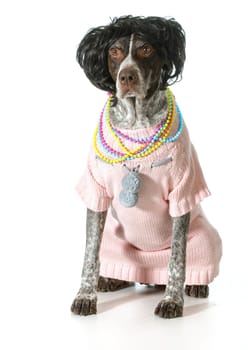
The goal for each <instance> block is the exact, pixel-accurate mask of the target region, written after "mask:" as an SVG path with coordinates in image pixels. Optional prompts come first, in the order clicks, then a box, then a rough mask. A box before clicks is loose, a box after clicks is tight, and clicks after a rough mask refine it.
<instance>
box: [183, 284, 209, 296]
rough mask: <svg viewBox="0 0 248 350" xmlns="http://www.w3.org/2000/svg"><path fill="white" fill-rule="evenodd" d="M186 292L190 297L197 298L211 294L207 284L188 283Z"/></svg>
mask: <svg viewBox="0 0 248 350" xmlns="http://www.w3.org/2000/svg"><path fill="white" fill-rule="evenodd" d="M185 294H186V295H188V296H189V297H195V298H207V297H208V295H209V287H208V285H207V284H204V285H192V286H189V285H186V286H185Z"/></svg>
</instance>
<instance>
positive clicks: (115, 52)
mask: <svg viewBox="0 0 248 350" xmlns="http://www.w3.org/2000/svg"><path fill="white" fill-rule="evenodd" d="M109 54H110V56H111V57H113V58H117V59H121V58H123V56H124V54H123V51H122V50H121V49H119V48H118V47H112V48H111V49H109Z"/></svg>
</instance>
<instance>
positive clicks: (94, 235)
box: [71, 209, 107, 316]
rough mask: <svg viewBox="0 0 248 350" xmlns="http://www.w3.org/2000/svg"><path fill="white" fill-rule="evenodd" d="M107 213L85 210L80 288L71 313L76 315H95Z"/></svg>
mask: <svg viewBox="0 0 248 350" xmlns="http://www.w3.org/2000/svg"><path fill="white" fill-rule="evenodd" d="M106 214H107V212H94V211H92V210H90V209H88V210H87V229H86V249H85V256H84V266H83V271H82V279H81V287H80V289H79V292H78V294H77V296H76V298H75V299H74V301H73V303H72V306H71V311H72V312H73V313H74V314H77V315H84V316H87V315H91V314H96V311H97V305H96V304H97V295H96V293H97V285H98V279H99V267H100V263H99V250H100V245H101V240H102V233H103V229H104V225H105V219H106Z"/></svg>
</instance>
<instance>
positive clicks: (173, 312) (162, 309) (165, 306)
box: [154, 301, 183, 318]
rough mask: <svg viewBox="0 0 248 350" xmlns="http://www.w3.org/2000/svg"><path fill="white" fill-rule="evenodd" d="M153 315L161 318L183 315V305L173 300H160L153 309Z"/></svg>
mask: <svg viewBox="0 0 248 350" xmlns="http://www.w3.org/2000/svg"><path fill="white" fill-rule="evenodd" d="M154 313H155V315H157V316H159V317H162V318H175V317H181V316H183V306H182V305H178V304H176V303H175V302H173V301H161V302H160V303H159V304H158V306H157V307H156V309H155V311H154Z"/></svg>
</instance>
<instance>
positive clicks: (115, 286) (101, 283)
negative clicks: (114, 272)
mask: <svg viewBox="0 0 248 350" xmlns="http://www.w3.org/2000/svg"><path fill="white" fill-rule="evenodd" d="M133 285H134V282H127V281H122V280H118V279H115V278H108V277H102V276H100V277H99V280H98V287H97V290H98V292H115V291H117V290H120V289H124V288H128V287H131V286H133Z"/></svg>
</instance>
